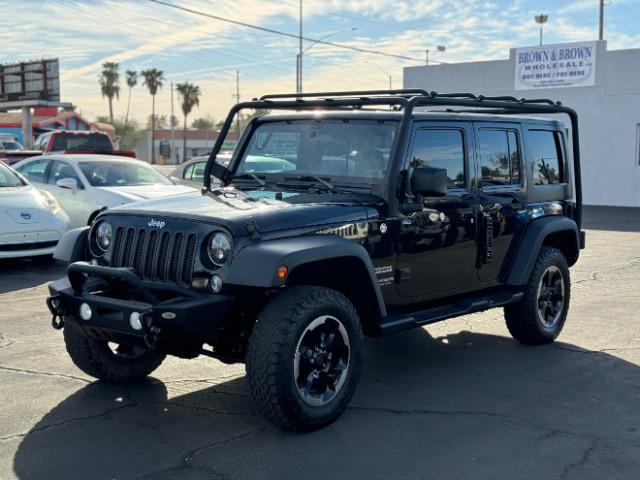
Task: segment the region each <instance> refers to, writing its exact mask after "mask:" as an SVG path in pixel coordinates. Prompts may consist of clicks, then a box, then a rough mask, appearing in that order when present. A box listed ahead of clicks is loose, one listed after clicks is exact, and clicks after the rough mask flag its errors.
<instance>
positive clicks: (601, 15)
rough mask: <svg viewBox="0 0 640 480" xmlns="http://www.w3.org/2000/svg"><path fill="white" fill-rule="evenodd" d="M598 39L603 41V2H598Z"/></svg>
mask: <svg viewBox="0 0 640 480" xmlns="http://www.w3.org/2000/svg"><path fill="white" fill-rule="evenodd" d="M598 39H599V40H604V0H600V23H599V29H598Z"/></svg>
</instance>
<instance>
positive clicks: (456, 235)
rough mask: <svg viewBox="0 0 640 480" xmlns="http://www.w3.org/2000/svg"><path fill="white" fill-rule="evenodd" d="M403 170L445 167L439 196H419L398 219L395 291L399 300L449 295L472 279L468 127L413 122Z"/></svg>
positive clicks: (472, 207) (472, 213) (472, 202)
mask: <svg viewBox="0 0 640 480" xmlns="http://www.w3.org/2000/svg"><path fill="white" fill-rule="evenodd" d="M410 151H411V155H410V156H409V158H408V160H407V161H408V165H407V167H406V168H407V169H408V171H409V175H410V174H411V172H412V171H413V169H414V168H416V167H433V168H441V169H445V170H446V171H447V178H448V184H449V185H448V191H447V194H446V195H445V196H444V197H424V198H422V202H421V204H420V206H419V207H421V209H419V210H418V211H416V212H414V213H412V214H410V215H407V216H406V217H404V218H403V219H402V224H401V231H400V234H399V237H398V270H397V274H396V276H397V282H398V283H397V289H398V294H399V295H400V296H402V297H405V298H416V297H423V296H426V295H435V296H440V295H443V296H444V295H449V294H453V293H456V292H459V291H461V290H462V289H464V287H465V286H466V285H467V284H468V283H469V282H470V281H475V267H476V263H475V262H476V224H475V205H476V195H475V192H474V191H473V190H472V188H471V179H472V178H473V171H472V168H471V167H472V165H473V162H472V161H471V158H472V151H473V149H472V137H471V126H470V124H466V123H453V122H450V123H449V122H446V123H441V124H438V123H434V122H424V123H418V124H417V126H416V128H415V130H414V133H413V139H412V145H411V147H410Z"/></svg>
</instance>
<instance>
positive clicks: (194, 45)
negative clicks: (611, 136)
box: [0, 0, 640, 124]
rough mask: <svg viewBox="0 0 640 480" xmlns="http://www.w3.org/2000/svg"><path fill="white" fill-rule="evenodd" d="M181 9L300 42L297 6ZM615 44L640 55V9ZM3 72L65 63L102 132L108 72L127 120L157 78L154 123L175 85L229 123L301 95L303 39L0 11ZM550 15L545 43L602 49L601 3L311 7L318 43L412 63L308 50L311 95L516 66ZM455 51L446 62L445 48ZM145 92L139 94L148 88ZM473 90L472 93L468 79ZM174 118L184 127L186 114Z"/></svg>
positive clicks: (422, 1) (630, 7)
mask: <svg viewBox="0 0 640 480" xmlns="http://www.w3.org/2000/svg"><path fill="white" fill-rule="evenodd" d="M165 1H166V2H168V3H171V4H173V5H178V6H182V7H187V8H190V9H193V10H198V11H202V12H207V13H211V14H214V15H217V16H221V17H225V18H229V19H233V20H238V21H241V22H245V23H251V24H255V25H260V26H262V27H266V28H270V29H274V30H279V31H284V32H289V33H291V34H294V35H295V34H297V33H298V29H299V0H281V1H277V2H276V1H267V0H216V1H210V0H209V1H208V0H165ZM606 3H607V6H606V8H605V19H606V22H605V39H607V40H608V48H609V49H621V48H635V47H640V27H639V25H640V0H608V1H607V2H606ZM0 10H1V11H2V12H3V14H2V16H0V45H2V48H1V49H0V63H9V62H14V61H19V60H25V59H39V58H43V57H46V58H59V59H60V66H61V94H62V99H63V101H69V102H72V103H73V104H74V105H76V106H77V108H78V111H79V112H80V113H81V114H82V115H83V116H85V117H87V118H88V119H90V120H92V119H94V118H95V117H96V116H98V115H106V114H107V113H108V106H107V101H106V99H104V98H102V97H101V95H100V88H99V86H98V74H99V72H100V70H101V65H102V63H103V62H105V61H115V62H118V63H120V70H121V77H122V80H121V84H122V87H121V88H122V91H121V94H120V98H119V100H117V101H116V102H115V104H114V110H115V115H116V116H122V115H124V113H125V111H126V107H127V98H128V90H127V87H126V85H125V83H124V71H125V70H136V71H141V70H144V69H147V68H151V67H155V68H158V69H160V70H162V71H163V72H164V74H165V77H166V81H165V85H164V87H163V88H162V89H161V90H160V92H159V93H158V95H157V97H156V111H157V113H159V114H164V115H167V116H168V115H169V114H170V110H171V100H170V99H171V95H170V83H171V82H176V83H177V82H183V81H190V82H192V83H195V84H197V85H199V86H200V89H201V91H202V97H201V102H200V106H199V107H198V108H197V109H195V110H194V111H193V113H192V114H191V118H192V119H193V118H197V117H205V116H209V117H211V118H213V119H214V120H221V119H223V118H224V116H225V115H226V112H227V110H228V109H229V107H230V106H231V105H232V104H233V103H234V101H235V97H234V94H235V88H236V70H238V71H239V72H240V97H241V99H242V100H250V99H251V98H253V97H256V96H261V95H263V94H265V93H282V92H293V91H295V75H296V73H295V72H296V54H297V48H298V41H297V40H296V39H294V38H288V37H285V36H279V35H275V34H272V33H266V32H261V31H256V30H252V29H249V28H246V27H243V26H238V25H234V24H231V23H227V22H223V21H220V20H214V19H211V18H207V17H203V16H199V15H195V14H192V13H188V12H185V11H180V10H177V9H175V8H171V7H168V6H163V5H159V4H157V3H153V2H152V1H150V0H92V1H78V0H0ZM541 12H544V13H546V14H548V15H549V21H548V23H547V24H546V25H545V31H544V42H545V43H563V42H572V41H582V40H594V39H596V38H597V33H598V32H597V31H598V1H597V0H568V1H559V0H556V1H553V0H539V1H537V0H530V1H524V0H515V1H514V0H511V1H509V0H449V1H446V0H304V4H303V22H302V23H303V30H304V35H305V36H307V37H309V38H311V39H319V38H322V37H324V36H327V35H329V36H328V37H327V40H328V41H332V42H336V43H341V44H344V45H350V46H356V47H360V48H365V49H372V50H378V51H382V52H384V53H388V54H396V55H401V56H406V57H410V58H411V60H403V59H398V58H393V57H390V56H383V55H376V54H370V53H362V52H354V51H350V50H345V49H340V48H335V47H331V46H327V45H322V44H317V43H316V44H312V42H311V41H306V42H305V43H304V48H305V49H308V50H307V51H306V52H305V54H304V57H303V58H304V60H303V67H304V72H303V87H304V90H305V91H321V90H324V91H327V90H341V89H348V90H353V89H369V88H387V86H388V85H389V76H391V77H392V82H393V86H394V87H395V88H398V87H401V86H402V68H403V67H405V66H412V65H421V64H424V62H425V50H426V49H429V50H430V61H431V62H445V63H456V62H464V61H477V60H493V59H503V58H508V55H509V48H511V47H521V46H531V45H537V43H538V41H539V30H538V26H537V25H536V24H535V22H534V20H533V16H534V15H535V14H537V13H541ZM438 45H442V46H445V47H446V50H445V51H444V52H438V51H437V46H438ZM140 83H141V82H140ZM469 90H470V91H473V81H472V79H470V84H469ZM174 105H175V108H176V115H177V116H178V118H179V120H180V122H179V123H180V124H182V121H181V117H182V114H181V113H180V112H179V103H178V101H177V99H176V100H175V104H174ZM150 112H151V97H150V95H149V94H148V92H147V91H146V89H145V88H144V87H143V86H142V85H140V84H139V85H138V86H136V87H135V88H134V89H133V90H132V99H131V115H132V116H133V117H136V118H138V119H140V120H142V119H144V118H146V117H147V116H148V115H149V114H150Z"/></svg>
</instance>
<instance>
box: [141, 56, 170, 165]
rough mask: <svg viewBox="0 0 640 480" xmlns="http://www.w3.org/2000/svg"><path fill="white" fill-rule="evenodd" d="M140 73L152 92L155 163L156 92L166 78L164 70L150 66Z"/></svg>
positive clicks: (145, 84) (153, 159)
mask: <svg viewBox="0 0 640 480" xmlns="http://www.w3.org/2000/svg"><path fill="white" fill-rule="evenodd" d="M140 75H142V76H143V77H144V80H143V81H142V84H143V85H144V86H145V87H147V88H148V89H149V93H150V94H151V163H155V156H156V155H155V154H156V148H155V145H154V143H153V138H154V137H155V133H156V121H155V120H156V93H158V90H159V89H160V88H162V82H163V80H164V72H163V71H162V70H157V69H155V68H149V69H148V70H143V71H142V72H140Z"/></svg>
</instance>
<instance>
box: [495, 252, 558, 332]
mask: <svg viewBox="0 0 640 480" xmlns="http://www.w3.org/2000/svg"><path fill="white" fill-rule="evenodd" d="M550 265H556V266H557V267H559V268H560V270H561V271H562V275H563V276H564V279H565V306H564V312H563V314H562V316H561V317H560V319H559V320H558V324H557V326H556V328H555V329H554V331H553V332H552V333H550V332H548V331H546V330H544V329H542V327H541V325H540V324H539V321H538V318H537V309H538V305H537V303H538V299H537V290H538V283H539V281H540V276H541V275H542V274H543V273H544V271H545V270H546V269H547V267H549V266H550ZM570 297H571V278H570V276H569V265H568V264H567V259H566V258H565V256H564V255H563V253H562V252H561V251H560V250H559V249H557V248H555V247H542V249H541V250H540V254H539V255H538V259H537V260H536V264H535V266H534V268H533V271H532V272H531V275H530V277H529V282H528V283H527V285H526V286H525V289H524V297H522V299H521V300H519V301H518V302H516V303H512V304H510V305H507V306H506V307H505V308H504V317H505V320H506V324H507V328H508V329H509V333H510V334H511V336H512V337H513V338H515V339H516V340H518V341H519V342H520V343H523V344H525V345H544V344H547V343H551V342H553V341H554V340H555V339H556V338H557V337H558V335H559V334H560V332H561V331H562V327H563V326H564V322H565V320H566V318H567V313H568V310H569V300H570Z"/></svg>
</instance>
